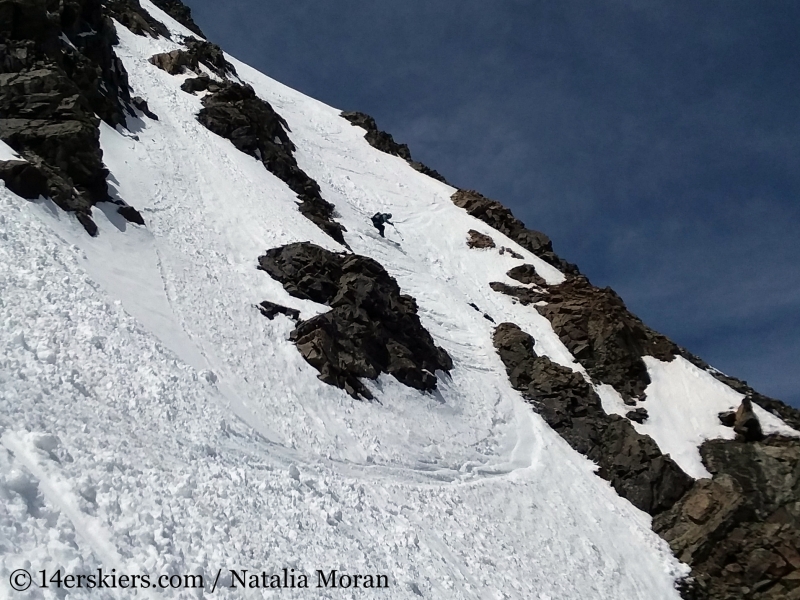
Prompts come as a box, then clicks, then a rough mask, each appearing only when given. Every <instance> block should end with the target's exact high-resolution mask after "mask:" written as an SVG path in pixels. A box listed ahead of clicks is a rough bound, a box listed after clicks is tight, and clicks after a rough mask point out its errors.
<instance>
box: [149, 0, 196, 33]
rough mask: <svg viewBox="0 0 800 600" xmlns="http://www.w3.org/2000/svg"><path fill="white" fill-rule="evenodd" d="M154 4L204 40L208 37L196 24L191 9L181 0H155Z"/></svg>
mask: <svg viewBox="0 0 800 600" xmlns="http://www.w3.org/2000/svg"><path fill="white" fill-rule="evenodd" d="M153 4H155V5H156V6H157V7H158V8H160V9H161V10H163V11H164V12H165V13H167V14H168V15H169V16H170V17H172V18H173V19H175V20H176V21H177V22H178V23H180V24H181V25H183V26H184V27H186V29H188V30H189V31H191V32H193V33H196V34H197V35H199V36H200V37H202V38H204V37H206V34H204V33H203V31H202V30H201V29H200V27H198V25H197V23H195V22H194V19H193V18H192V11H191V9H190V8H189V7H188V6H186V5H185V4H184V3H183V2H181V1H180V0H153Z"/></svg>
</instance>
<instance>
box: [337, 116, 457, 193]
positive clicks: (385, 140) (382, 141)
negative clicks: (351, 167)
mask: <svg viewBox="0 0 800 600" xmlns="http://www.w3.org/2000/svg"><path fill="white" fill-rule="evenodd" d="M341 116H342V117H343V118H345V119H347V120H348V121H350V123H351V124H352V125H354V126H356V127H361V128H362V129H366V131H367V133H366V134H365V135H364V139H365V140H367V142H369V145H370V146H372V147H373V148H377V149H378V150H380V151H381V152H385V153H386V154H391V155H393V156H399V157H400V158H402V159H403V160H405V161H406V162H407V163H408V164H409V165H410V166H411V168H413V169H414V170H416V171H419V172H420V173H422V174H424V175H427V176H428V177H432V178H433V179H436V180H437V181H441V182H442V183H447V180H446V179H445V178H444V177H443V176H442V175H441V174H440V173H439V172H437V171H434V170H433V169H431V168H430V167H428V166H426V165H424V164H422V163H421V162H418V161H416V160H414V159H413V158H411V150H409V149H408V146H407V145H406V144H398V143H397V142H395V141H394V138H393V137H392V134H390V133H386V132H385V131H381V130H380V129H378V125H377V123H375V119H373V118H372V117H370V116H369V115H368V114H365V113H362V112H357V111H346V112H343V113H342V114H341Z"/></svg>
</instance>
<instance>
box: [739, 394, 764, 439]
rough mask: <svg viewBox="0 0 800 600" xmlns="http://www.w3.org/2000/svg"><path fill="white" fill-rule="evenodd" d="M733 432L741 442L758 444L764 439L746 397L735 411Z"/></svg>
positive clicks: (759, 424)
mask: <svg viewBox="0 0 800 600" xmlns="http://www.w3.org/2000/svg"><path fill="white" fill-rule="evenodd" d="M733 430H734V431H735V432H736V435H737V436H738V438H739V439H740V440H741V441H744V442H759V441H761V440H763V439H764V433H763V432H762V431H761V423H760V422H759V420H758V417H756V414H755V413H754V412H753V403H752V402H751V401H750V398H748V397H747V396H745V397H744V400H742V404H741V406H739V409H738V410H737V411H736V418H735V420H734V422H733Z"/></svg>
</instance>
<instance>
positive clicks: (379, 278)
mask: <svg viewBox="0 0 800 600" xmlns="http://www.w3.org/2000/svg"><path fill="white" fill-rule="evenodd" d="M259 268H260V269H262V270H264V271H266V272H267V273H268V274H269V275H270V276H271V277H273V278H274V279H276V280H278V281H280V282H281V283H282V284H283V286H284V288H285V289H286V291H287V292H289V293H290V294H291V295H292V296H295V297H297V298H303V299H308V300H313V301H314V302H318V303H320V304H327V305H328V306H330V307H331V310H330V312H327V313H325V314H322V315H318V316H316V317H314V318H312V319H309V320H307V321H301V322H299V323H298V324H297V328H296V329H295V330H294V331H293V332H292V339H293V340H294V341H295V343H296V344H297V349H298V350H299V351H300V353H301V354H302V355H303V357H304V358H305V359H306V360H307V361H308V362H309V364H311V365H312V366H314V367H315V368H316V369H318V370H319V372H320V374H319V378H320V379H321V380H322V381H324V382H326V383H329V384H332V385H336V386H338V387H340V388H342V389H344V390H346V391H347V393H349V394H350V395H351V396H353V397H355V398H358V397H359V396H362V397H364V398H372V394H371V393H370V392H369V390H368V389H367V388H366V386H365V385H364V384H363V383H362V382H361V381H359V378H360V377H366V378H369V379H376V378H377V377H378V375H380V374H381V373H389V374H390V375H393V376H394V377H395V378H396V379H397V380H398V381H400V382H402V383H404V384H405V385H408V386H410V387H413V388H416V389H420V390H432V389H434V388H435V387H436V376H435V375H434V373H435V372H436V371H437V370H442V371H449V370H450V369H451V368H452V367H453V362H452V360H451V359H450V356H449V355H448V354H447V352H445V351H444V350H442V349H441V348H439V347H437V346H436V345H435V344H434V343H433V339H432V338H431V336H430V334H429V333H428V331H427V330H426V329H425V328H424V327H423V326H422V324H421V323H420V320H419V317H418V316H417V303H416V301H415V300H414V299H413V298H412V297H411V296H407V295H405V294H402V293H401V292H400V287H399V286H398V285H397V282H396V281H395V280H394V279H393V278H392V277H391V276H390V275H389V274H388V273H387V272H386V271H385V270H384V268H383V267H382V266H381V265H380V264H379V263H377V262H376V261H374V260H372V259H371V258H366V257H364V256H358V255H355V254H343V253H342V254H336V253H333V252H330V251H328V250H325V249H323V248H320V247H319V246H315V245H314V244H310V243H296V244H290V245H288V246H283V247H281V248H275V249H272V250H269V251H267V253H266V254H265V255H264V256H262V257H261V258H260V259H259Z"/></svg>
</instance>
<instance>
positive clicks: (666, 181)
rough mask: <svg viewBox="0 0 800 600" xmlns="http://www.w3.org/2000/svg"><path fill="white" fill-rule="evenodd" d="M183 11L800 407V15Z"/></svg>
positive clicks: (482, 6)
mask: <svg viewBox="0 0 800 600" xmlns="http://www.w3.org/2000/svg"><path fill="white" fill-rule="evenodd" d="M187 3H188V4H189V5H190V6H191V8H192V9H193V11H194V14H195V19H196V21H197V22H198V24H199V25H200V26H201V27H202V28H203V29H204V31H205V32H206V34H207V35H208V36H209V37H210V38H211V40H212V41H214V42H216V43H218V44H220V45H221V46H223V48H225V50H227V51H228V52H230V53H231V54H234V55H235V56H237V57H238V58H240V59H242V60H244V61H246V62H248V63H249V64H251V65H253V66H255V67H257V68H259V69H260V70H262V71H264V72H265V73H267V74H268V75H270V76H271V77H273V78H275V79H278V80H279V81H281V82H283V83H285V84H287V85H290V86H291V87H293V88H295V89H298V90H300V91H302V92H304V93H306V94H308V95H310V96H313V97H315V98H318V99H320V100H322V101H324V102H326V103H328V104H331V105H333V106H336V107H339V108H342V109H345V110H362V111H364V112H367V113H369V114H371V115H373V116H374V117H375V118H376V120H377V121H378V125H379V126H380V127H381V128H382V129H385V130H387V131H389V132H390V133H392V134H393V135H394V137H395V139H397V140H398V141H401V142H406V143H408V144H409V146H410V147H411V151H412V153H413V155H414V157H415V158H416V159H417V160H421V161H423V162H425V163H427V164H428V165H429V166H431V167H433V168H435V169H437V170H439V171H440V172H442V173H443V174H444V175H445V176H446V177H447V178H448V179H449V180H450V181H451V182H452V183H454V184H455V185H458V186H460V187H467V188H474V189H477V190H479V191H481V192H482V193H484V194H485V195H487V196H491V197H493V198H496V199H498V200H500V201H501V202H503V203H505V204H506V205H508V206H509V207H510V208H511V209H512V210H513V211H514V212H515V213H516V214H517V216H519V217H520V218H522V219H523V220H524V221H525V222H526V223H527V224H528V226H530V227H532V228H535V229H540V230H542V231H544V232H545V233H547V234H548V235H550V236H551V237H552V238H553V240H554V245H555V248H556V251H557V252H558V253H559V254H561V255H562V256H563V257H564V258H567V259H568V260H570V261H573V262H576V263H577V264H578V265H579V266H580V268H581V269H582V270H583V271H584V272H585V273H586V274H587V275H588V276H589V277H590V279H591V280H592V281H593V282H594V283H595V284H597V285H601V286H604V285H610V286H612V287H613V288H614V289H616V290H617V291H618V292H619V293H620V294H621V295H622V297H623V298H624V299H625V301H626V302H627V303H628V305H629V307H630V308H631V310H633V312H635V313H636V314H638V315H639V316H640V317H642V318H643V319H644V321H645V322H646V323H648V324H649V325H650V326H651V327H654V328H655V329H657V330H659V331H661V332H663V333H665V334H667V335H668V336H670V337H671V338H673V339H674V340H675V341H676V342H678V343H679V344H682V345H684V346H686V347H687V348H689V349H690V350H691V351H693V352H695V353H696V354H699V355H700V356H702V357H703V358H705V359H706V360H707V361H709V362H710V363H712V364H713V365H715V366H716V367H718V368H719V369H721V370H723V371H725V372H727V373H729V374H731V375H735V376H738V377H740V378H743V379H746V380H747V381H748V382H749V383H750V384H751V385H753V386H754V387H755V388H756V389H758V390H759V391H761V392H763V393H766V394H769V395H772V396H775V397H778V398H780V399H783V400H786V401H789V402H791V403H793V404H794V405H796V406H800V364H799V363H800V268H799V267H798V265H800V241H799V240H798V231H799V230H800V3H798V2H796V1H795V0H780V1H778V0H758V1H753V0H744V1H741V0H722V1H703V0H670V1H669V2H665V1H663V0H661V1H658V2H651V1H649V0H604V1H595V0H580V1H577V0H557V1H556V0H547V1H537V0H492V1H490V2H487V1H486V0H481V1H477V0H459V1H458V2H454V1H453V0H403V1H402V2H397V1H396V0H392V1H388V0H370V1H366V0H362V1H359V2H356V1H353V0H336V1H335V2H333V1H331V0H294V1H293V2H269V1H267V2H265V1H264V0H226V1H225V2H223V3H221V2H217V1H213V2H212V1H211V0H188V2H187Z"/></svg>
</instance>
